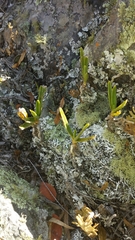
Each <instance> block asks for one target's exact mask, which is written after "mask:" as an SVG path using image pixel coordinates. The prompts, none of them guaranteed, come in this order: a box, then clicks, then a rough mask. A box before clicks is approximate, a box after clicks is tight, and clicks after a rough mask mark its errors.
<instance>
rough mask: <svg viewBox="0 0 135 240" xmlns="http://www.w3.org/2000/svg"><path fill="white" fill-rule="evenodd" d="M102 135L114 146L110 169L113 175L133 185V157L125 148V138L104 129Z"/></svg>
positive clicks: (134, 163) (134, 176)
mask: <svg viewBox="0 0 135 240" xmlns="http://www.w3.org/2000/svg"><path fill="white" fill-rule="evenodd" d="M104 137H105V138H106V139H107V140H108V141H109V142H110V143H111V144H112V145H113V146H114V153H115V154H116V156H115V157H114V158H112V161H111V170H112V171H113V173H114V175H115V176H117V177H119V178H123V179H124V180H126V181H127V182H128V183H129V184H130V185H131V186H132V187H135V157H134V156H133V155H132V153H131V151H130V148H129V149H126V147H125V146H126V143H127V139H121V138H120V137H119V136H118V135H116V134H115V133H112V132H110V131H108V130H107V129H106V130H105V131H104Z"/></svg>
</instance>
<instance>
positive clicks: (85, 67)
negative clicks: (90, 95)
mask: <svg viewBox="0 0 135 240" xmlns="http://www.w3.org/2000/svg"><path fill="white" fill-rule="evenodd" d="M80 61H81V73H82V78H83V85H84V86H86V84H87V81H88V77H89V75H88V64H89V62H88V57H86V56H84V51H83V48H82V47H81V48H80Z"/></svg>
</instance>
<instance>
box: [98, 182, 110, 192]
mask: <svg viewBox="0 0 135 240" xmlns="http://www.w3.org/2000/svg"><path fill="white" fill-rule="evenodd" d="M108 186H109V183H108V182H105V183H104V184H103V185H102V186H101V188H99V191H100V192H102V191H104V190H106V189H107V188H108Z"/></svg>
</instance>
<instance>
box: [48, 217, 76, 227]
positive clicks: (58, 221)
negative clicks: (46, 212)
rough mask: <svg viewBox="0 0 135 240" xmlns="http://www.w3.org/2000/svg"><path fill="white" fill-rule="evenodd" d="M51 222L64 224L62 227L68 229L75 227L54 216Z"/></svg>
mask: <svg viewBox="0 0 135 240" xmlns="http://www.w3.org/2000/svg"><path fill="white" fill-rule="evenodd" d="M49 222H51V223H57V224H58V225H60V226H62V227H65V228H67V229H74V228H73V227H70V226H69V225H67V224H66V223H64V222H62V221H60V220H59V219H56V218H54V217H52V218H51V219H50V220H49Z"/></svg>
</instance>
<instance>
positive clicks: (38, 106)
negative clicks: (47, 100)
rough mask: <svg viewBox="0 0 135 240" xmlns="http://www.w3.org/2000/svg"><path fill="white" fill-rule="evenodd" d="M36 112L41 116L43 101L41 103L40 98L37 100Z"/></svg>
mask: <svg viewBox="0 0 135 240" xmlns="http://www.w3.org/2000/svg"><path fill="white" fill-rule="evenodd" d="M35 112H36V114H37V115H38V116H39V117H40V115H41V103H40V101H39V99H38V100H37V101H36V109H35Z"/></svg>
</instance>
